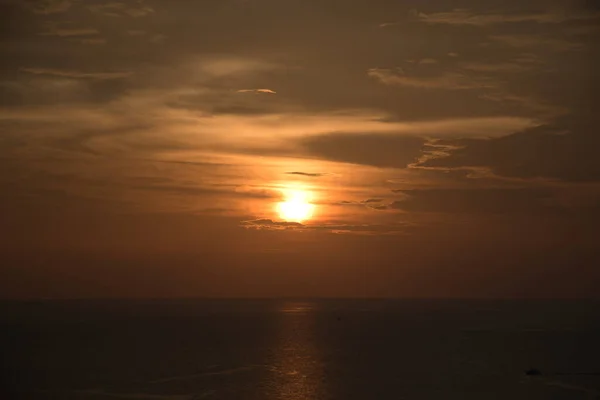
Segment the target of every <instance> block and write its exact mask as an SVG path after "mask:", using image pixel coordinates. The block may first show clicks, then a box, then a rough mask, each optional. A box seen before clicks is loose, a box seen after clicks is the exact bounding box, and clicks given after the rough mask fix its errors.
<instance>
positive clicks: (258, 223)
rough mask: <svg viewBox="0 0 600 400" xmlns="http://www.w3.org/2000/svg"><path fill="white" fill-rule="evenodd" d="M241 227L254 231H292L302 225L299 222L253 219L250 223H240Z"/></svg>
mask: <svg viewBox="0 0 600 400" xmlns="http://www.w3.org/2000/svg"><path fill="white" fill-rule="evenodd" d="M241 224H242V226H244V227H246V228H254V229H275V230H280V229H293V228H302V227H304V225H302V224H301V223H299V222H288V221H273V220H271V219H266V218H264V219H255V220H250V221H242V222H241Z"/></svg>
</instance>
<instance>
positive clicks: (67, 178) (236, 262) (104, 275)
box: [0, 0, 600, 297]
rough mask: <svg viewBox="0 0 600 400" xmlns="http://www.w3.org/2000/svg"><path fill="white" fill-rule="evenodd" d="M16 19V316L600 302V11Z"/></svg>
mask: <svg viewBox="0 0 600 400" xmlns="http://www.w3.org/2000/svg"><path fill="white" fill-rule="evenodd" d="M459 3H460V4H459ZM0 15H1V16H2V17H1V18H2V24H1V26H2V27H1V28H0V52H1V54H2V60H3V62H2V67H1V68H0V94H1V95H0V99H1V103H0V188H1V190H2V197H1V200H0V206H1V207H0V217H1V221H2V226H3V229H2V231H3V233H2V235H3V239H2V243H1V244H0V250H1V260H0V265H1V266H0V278H2V279H0V282H2V283H0V294H2V293H5V297H90V296H91V297H129V296H135V297H173V296H174V297H178V296H193V297H203V296H209V297H210V296H217V297H246V296H248V297H270V296H296V297H304V296H324V297H336V296H350V297H353V296H354V297H356V296H357V297H365V296H367V297H448V296H449V297H514V296H517V297H521V296H534V297H555V296H556V297H565V296H566V297H571V296H590V295H593V294H594V293H595V291H594V287H595V284H597V283H598V282H599V279H598V278H599V277H600V275H599V272H598V271H597V268H595V267H594V263H597V262H598V261H600V259H599V258H598V254H597V252H596V251H595V248H596V246H597V244H598V240H600V230H599V228H598V223H599V222H600V161H599V160H600V158H598V157H597V154H596V152H597V148H598V147H599V145H600V140H599V136H598V128H597V127H598V120H599V118H598V115H597V113H596V112H595V105H596V104H597V103H598V100H599V98H598V93H599V92H598V89H600V86H599V84H600V81H599V80H598V72H597V71H598V70H600V69H599V68H598V57H599V53H598V49H597V47H596V46H594V43H596V42H597V41H598V39H600V37H599V35H600V30H599V27H600V25H599V22H600V9H598V8H597V6H594V4H593V3H592V2H585V1H568V0H563V1H558V0H557V1H553V2H548V1H532V2H527V3H526V4H525V3H523V2H517V1H509V2H506V1H495V0H494V1H492V0H486V1H466V0H465V1H460V2H458V3H457V2H450V1H447V0H436V1H432V2H427V3H423V2H418V1H415V0H413V1H408V0H407V1H391V0H375V1H372V0H371V1H366V0H359V1H352V2H343V1H337V0H319V1H316V0H302V1H299V0H286V1H281V0H277V1H275V0H222V1H199V2H184V1H166V0H156V1H151V0H135V1H134V0H120V1H106V0H94V1H83V0H28V1H17V0H2V1H0Z"/></svg>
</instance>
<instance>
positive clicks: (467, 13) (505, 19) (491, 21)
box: [416, 8, 599, 26]
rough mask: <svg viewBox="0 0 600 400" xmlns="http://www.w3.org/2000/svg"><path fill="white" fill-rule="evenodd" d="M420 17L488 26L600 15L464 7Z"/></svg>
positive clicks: (568, 19) (441, 21)
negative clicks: (483, 9)
mask: <svg viewBox="0 0 600 400" xmlns="http://www.w3.org/2000/svg"><path fill="white" fill-rule="evenodd" d="M416 15H417V17H418V19H419V20H420V21H422V22H425V23H428V24H447V25H473V26H487V25H496V24H505V23H522V22H532V23H540V24H558V23H562V22H566V21H577V20H589V19H594V18H597V17H598V16H599V14H598V13H559V12H555V13H553V12H532V13H514V14H510V13H506V14H503V13H481V12H476V11H472V10H469V9H464V8H457V9H454V10H452V11H447V12H437V13H429V14H425V13H422V12H419V13H417V14H416Z"/></svg>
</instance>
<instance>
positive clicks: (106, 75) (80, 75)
mask: <svg viewBox="0 0 600 400" xmlns="http://www.w3.org/2000/svg"><path fill="white" fill-rule="evenodd" d="M21 71H23V72H27V73H30V74H34V75H51V76H59V77H63V78H74V79H121V78H127V77H128V76H131V75H132V72H125V71H118V72H84V71H72V70H61V69H53V68H21Z"/></svg>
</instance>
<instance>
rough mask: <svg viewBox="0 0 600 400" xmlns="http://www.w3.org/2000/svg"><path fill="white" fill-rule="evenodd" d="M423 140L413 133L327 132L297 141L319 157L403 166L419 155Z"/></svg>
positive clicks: (358, 162)
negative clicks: (401, 134) (404, 134)
mask: <svg viewBox="0 0 600 400" xmlns="http://www.w3.org/2000/svg"><path fill="white" fill-rule="evenodd" d="M424 143H425V139H423V138H418V137H414V136H398V135H391V134H377V133H371V134H367V133H364V134H348V133H331V134H326V135H319V136H313V137H309V138H306V139H304V140H302V142H301V144H302V145H303V146H304V147H305V149H306V150H307V151H308V153H309V154H312V155H314V156H317V157H320V158H325V159H328V160H333V161H341V162H346V163H351V164H362V165H370V166H374V167H388V168H406V167H407V166H408V165H409V164H411V163H413V162H414V161H415V160H416V159H417V158H418V157H419V155H420V154H421V150H422V148H423V144H424Z"/></svg>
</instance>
